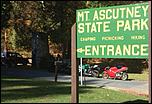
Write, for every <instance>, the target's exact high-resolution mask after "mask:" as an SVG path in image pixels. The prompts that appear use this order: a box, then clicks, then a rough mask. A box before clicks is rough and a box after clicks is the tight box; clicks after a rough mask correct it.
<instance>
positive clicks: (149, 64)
mask: <svg viewBox="0 0 152 104" xmlns="http://www.w3.org/2000/svg"><path fill="white" fill-rule="evenodd" d="M148 15H149V38H148V39H149V42H148V43H149V48H148V49H149V60H148V67H149V68H148V69H149V103H151V1H149V11H148Z"/></svg>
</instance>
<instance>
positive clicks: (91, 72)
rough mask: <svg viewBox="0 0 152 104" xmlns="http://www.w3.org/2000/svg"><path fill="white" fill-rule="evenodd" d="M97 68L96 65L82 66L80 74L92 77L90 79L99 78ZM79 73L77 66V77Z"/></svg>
mask: <svg viewBox="0 0 152 104" xmlns="http://www.w3.org/2000/svg"><path fill="white" fill-rule="evenodd" d="M99 70H100V69H99V67H98V65H92V66H90V65H89V64H83V65H82V74H83V75H84V76H92V77H99ZM80 73H81V66H80V65H79V75H80Z"/></svg>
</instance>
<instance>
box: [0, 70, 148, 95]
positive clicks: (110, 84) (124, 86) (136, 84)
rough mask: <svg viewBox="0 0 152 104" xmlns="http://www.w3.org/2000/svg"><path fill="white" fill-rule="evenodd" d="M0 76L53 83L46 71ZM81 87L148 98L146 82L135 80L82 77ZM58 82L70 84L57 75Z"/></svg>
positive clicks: (16, 71) (13, 71)
mask: <svg viewBox="0 0 152 104" xmlns="http://www.w3.org/2000/svg"><path fill="white" fill-rule="evenodd" d="M1 76H21V77H30V78H32V79H33V80H47V81H55V77H54V73H53V72H49V71H46V70H29V69H27V70H25V69H24V70H22V69H1ZM82 79H83V86H96V87H102V88H108V89H113V90H121V91H125V92H128V93H134V94H140V95H145V96H148V95H149V94H148V93H149V88H148V87H149V85H148V81H136V80H126V81H122V80H114V79H102V78H94V77H82ZM57 81H58V82H71V76H70V75H64V74H60V73H59V74H58V78H57ZM79 83H80V86H81V76H79Z"/></svg>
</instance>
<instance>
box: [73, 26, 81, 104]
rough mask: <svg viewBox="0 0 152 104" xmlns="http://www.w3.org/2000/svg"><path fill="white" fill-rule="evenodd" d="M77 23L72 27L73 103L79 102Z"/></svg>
mask: <svg viewBox="0 0 152 104" xmlns="http://www.w3.org/2000/svg"><path fill="white" fill-rule="evenodd" d="M76 63H77V62H76V23H75V24H74V25H73V26H72V28H71V75H72V76H71V103H78V102H79V101H78V100H79V99H78V69H77V64H76Z"/></svg>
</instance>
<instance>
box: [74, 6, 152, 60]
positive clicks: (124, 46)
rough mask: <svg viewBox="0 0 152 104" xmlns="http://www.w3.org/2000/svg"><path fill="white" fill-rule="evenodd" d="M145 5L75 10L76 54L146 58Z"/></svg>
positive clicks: (146, 23) (97, 56)
mask: <svg viewBox="0 0 152 104" xmlns="http://www.w3.org/2000/svg"><path fill="white" fill-rule="evenodd" d="M148 7H149V5H148V3H141V4H131V5H121V6H111V7H101V8H92V9H80V10H77V11H76V29H77V58H148V28H149V24H148Z"/></svg>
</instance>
